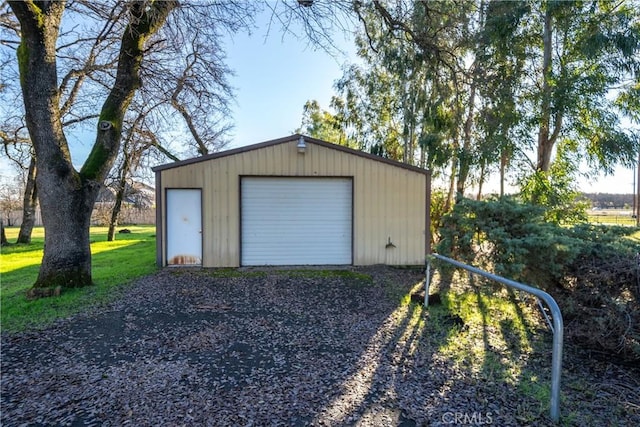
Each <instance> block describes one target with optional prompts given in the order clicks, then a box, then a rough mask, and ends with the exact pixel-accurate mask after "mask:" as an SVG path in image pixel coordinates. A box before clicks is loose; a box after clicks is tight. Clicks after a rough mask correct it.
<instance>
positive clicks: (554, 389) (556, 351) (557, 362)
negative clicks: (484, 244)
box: [425, 254, 564, 423]
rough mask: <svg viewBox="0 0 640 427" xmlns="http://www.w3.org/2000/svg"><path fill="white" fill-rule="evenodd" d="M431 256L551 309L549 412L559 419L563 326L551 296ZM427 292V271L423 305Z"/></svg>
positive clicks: (449, 260) (541, 291) (447, 259)
mask: <svg viewBox="0 0 640 427" xmlns="http://www.w3.org/2000/svg"><path fill="white" fill-rule="evenodd" d="M431 257H434V258H437V259H439V260H441V261H444V262H448V263H449V264H453V265H455V266H456V267H459V268H462V269H464V270H467V271H469V272H471V273H475V274H478V275H480V276H482V277H486V278H488V279H491V280H495V281H496V282H499V283H502V284H503V285H506V286H510V287H512V288H516V289H518V290H521V291H524V292H527V293H530V294H532V295H535V296H537V297H538V298H540V299H542V300H543V301H544V302H545V303H546V304H547V306H548V307H549V309H550V310H551V316H552V317H553V353H552V356H551V409H550V411H549V412H550V416H551V419H552V420H553V421H554V422H556V423H557V422H558V421H559V420H560V375H561V371H562V340H563V327H564V326H563V322H562V313H561V312H560V307H559V306H558V304H557V303H556V301H555V300H554V299H553V297H552V296H551V295H549V294H548V293H546V292H545V291H543V290H541V289H538V288H534V287H533V286H528V285H524V284H522V283H518V282H516V281H513V280H509V279H505V278H504V277H501V276H497V275H495V274H492V273H489V272H486V271H483V270H480V269H478V268H475V267H472V266H470V265H467V264H463V263H461V262H459V261H456V260H454V259H451V258H447V257H445V256H442V255H438V254H431ZM430 264H431V260H430V257H429V258H427V272H429V270H430ZM428 292H429V279H428V273H427V279H426V281H425V307H426V306H427V304H428V298H429V296H428Z"/></svg>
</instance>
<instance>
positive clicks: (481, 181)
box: [476, 162, 486, 200]
mask: <svg viewBox="0 0 640 427" xmlns="http://www.w3.org/2000/svg"><path fill="white" fill-rule="evenodd" d="M485 170H486V162H482V164H481V165H480V178H479V179H478V195H477V196H476V200H482V186H483V185H484V178H485Z"/></svg>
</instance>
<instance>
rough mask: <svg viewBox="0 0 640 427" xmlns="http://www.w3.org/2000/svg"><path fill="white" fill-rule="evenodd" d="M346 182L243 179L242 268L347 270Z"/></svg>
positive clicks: (348, 191)
mask: <svg viewBox="0 0 640 427" xmlns="http://www.w3.org/2000/svg"><path fill="white" fill-rule="evenodd" d="M351 188H352V185H351V179H349V178H346V179H345V178H293V177H285V178H270V177H243V178H242V180H241V204H240V206H241V217H242V218H241V223H242V226H241V227H242V228H241V236H242V243H241V248H242V265H314V264H315V265H322V264H324V265H326V264H330V265H331V264H351V260H352V257H351V246H352V241H351V234H352V232H351V218H352V215H351V205H352V203H351V195H352V191H351Z"/></svg>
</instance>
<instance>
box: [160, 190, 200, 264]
mask: <svg viewBox="0 0 640 427" xmlns="http://www.w3.org/2000/svg"><path fill="white" fill-rule="evenodd" d="M166 206H167V265H202V191H201V190H200V189H182V188H181V189H168V190H167V202H166Z"/></svg>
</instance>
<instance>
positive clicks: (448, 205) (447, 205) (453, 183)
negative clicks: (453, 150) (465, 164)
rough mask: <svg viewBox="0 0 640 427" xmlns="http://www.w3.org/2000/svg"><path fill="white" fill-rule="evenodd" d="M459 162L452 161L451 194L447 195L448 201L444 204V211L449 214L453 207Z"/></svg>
mask: <svg viewBox="0 0 640 427" xmlns="http://www.w3.org/2000/svg"><path fill="white" fill-rule="evenodd" d="M457 164H458V160H457V159H452V160H451V176H450V177H449V192H448V193H447V200H445V202H444V211H445V212H449V211H450V210H451V207H452V206H453V196H454V193H455V188H456V169H457Z"/></svg>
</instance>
